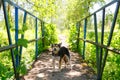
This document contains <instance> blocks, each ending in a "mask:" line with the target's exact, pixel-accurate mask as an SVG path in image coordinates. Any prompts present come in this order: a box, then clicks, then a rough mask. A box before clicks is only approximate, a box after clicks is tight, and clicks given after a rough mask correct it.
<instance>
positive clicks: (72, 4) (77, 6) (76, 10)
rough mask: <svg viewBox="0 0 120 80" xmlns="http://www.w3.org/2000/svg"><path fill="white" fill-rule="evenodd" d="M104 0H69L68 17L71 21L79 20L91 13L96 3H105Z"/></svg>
mask: <svg viewBox="0 0 120 80" xmlns="http://www.w3.org/2000/svg"><path fill="white" fill-rule="evenodd" d="M103 2H104V0H92V1H91V0H74V1H73V0H69V2H68V8H67V13H68V14H67V19H68V20H69V21H70V22H71V21H72V22H77V21H79V20H81V19H82V18H84V17H85V16H87V15H89V14H90V8H92V7H93V5H94V4H95V3H101V4H103Z"/></svg>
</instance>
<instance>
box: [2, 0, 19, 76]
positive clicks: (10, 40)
mask: <svg viewBox="0 0 120 80" xmlns="http://www.w3.org/2000/svg"><path fill="white" fill-rule="evenodd" d="M2 4H3V11H4V18H5V25H6V29H7V35H8V41H9V45H12V39H11V34H10V24H9V20H8V14H7V10H6V4H5V2H4V0H2ZM10 52H11V57H12V64H13V69H14V74H15V78H16V77H17V71H16V66H15V58H14V52H13V49H10Z"/></svg>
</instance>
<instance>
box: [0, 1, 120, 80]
mask: <svg viewBox="0 0 120 80" xmlns="http://www.w3.org/2000/svg"><path fill="white" fill-rule="evenodd" d="M114 4H116V5H115V11H114V15H113V19H112V23H111V25H110V31H109V33H108V38H107V42H106V44H105V43H104V38H105V36H104V35H105V18H106V16H105V14H106V13H105V12H106V10H107V8H108V7H109V6H111V5H114ZM9 5H10V6H12V7H13V8H14V14H13V15H14V23H15V24H14V25H13V26H14V30H13V31H14V33H11V29H10V27H11V23H10V19H9V13H8V10H9V8H8V9H7V7H8V6H9ZM119 6H120V0H113V1H111V2H110V3H108V4H106V5H104V6H103V7H101V8H100V9H98V10H97V11H95V12H94V13H92V14H90V15H88V16H86V17H85V18H83V19H81V20H80V21H78V22H77V23H75V24H76V25H75V28H76V42H75V43H73V44H74V45H76V51H77V52H72V51H70V53H71V56H72V59H71V61H72V70H69V69H64V68H63V69H62V71H61V72H59V71H56V72H53V71H52V65H51V63H52V62H51V61H52V60H51V59H52V58H51V52H50V50H49V48H47V50H45V51H44V49H46V47H45V45H46V42H50V41H49V40H46V35H45V34H46V33H47V32H45V26H46V24H47V23H46V22H44V21H43V20H42V19H39V18H38V17H36V16H35V15H33V14H32V13H30V12H28V11H26V10H25V9H23V8H22V7H20V6H19V5H17V4H15V3H14V2H12V1H10V0H2V7H3V16H4V20H5V29H6V32H7V34H6V35H7V40H8V44H7V45H6V46H2V44H1V47H0V52H1V53H0V54H5V53H4V52H5V51H10V52H8V53H10V56H11V61H10V62H8V63H11V65H12V69H13V70H12V71H13V73H11V74H9V75H14V79H16V80H20V79H23V80H24V79H25V80H30V79H31V80H68V79H69V80H102V76H103V72H104V68H105V65H106V62H107V57H108V55H110V54H116V55H118V56H119V54H120V49H118V47H114V46H112V45H111V43H112V40H113V39H114V38H113V36H114V33H115V27H116V26H115V25H116V20H117V18H118V12H119ZM20 12H21V13H22V14H23V22H22V27H20V26H19V23H20V21H19V18H20V16H19V13H20ZM99 12H101V16H100V18H101V30H100V31H98V22H97V17H98V16H97V13H99ZM28 16H29V17H30V18H31V19H33V22H32V23H34V25H32V26H34V28H30V30H31V32H33V34H34V36H33V37H32V39H29V38H28V39H26V38H25V37H26V34H25V31H26V25H27V18H28ZM91 17H93V24H94V25H93V29H92V32H94V39H93V40H92V39H90V38H87V35H88V34H91V35H92V33H88V32H91V31H89V30H88V27H89V26H88V22H89V19H90V18H91ZM30 18H29V19H30ZM32 30H33V31H32ZM99 32H100V35H99ZM1 33H2V32H1ZM39 34H40V37H39ZM27 35H29V36H30V34H29V32H28V34H27ZM13 36H14V38H13ZM99 37H100V40H99ZM118 38H119V39H118V42H119V40H120V36H118ZM1 41H2V40H1ZM39 41H40V43H39ZM45 41H46V42H45ZM51 43H54V41H53V42H51ZM63 43H64V41H63ZM29 44H31V45H29ZM87 44H91V45H93V46H95V49H94V52H95V53H94V54H95V55H94V57H95V59H96V60H95V62H96V63H95V64H96V71H94V70H93V68H92V67H90V66H89V65H88V64H89V62H87V61H86V58H87V56H86V55H87V54H86V45H87ZM47 45H48V44H47ZM116 45H117V46H119V44H116ZM31 46H34V47H32V48H31ZM39 46H41V47H39ZM27 48H30V49H34V52H33V51H32V54H29V55H30V57H31V55H32V57H33V59H34V61H31V62H30V64H29V65H32V67H31V68H29V70H28V73H27V74H25V75H22V76H21V72H23V73H24V71H25V70H26V69H25V67H24V65H25V63H24V64H23V63H22V60H24V57H22V56H23V55H26V54H25V53H24V54H23V50H27ZM41 48H42V49H43V50H41ZM40 50H41V52H40ZM108 52H111V53H110V54H108ZM118 62H119V61H118ZM21 64H22V65H23V66H21ZM56 65H58V63H56ZM2 66H3V65H2V64H0V67H2ZM2 68H3V67H2ZM8 70H9V69H8ZM1 71H2V69H1ZM0 73H1V74H4V72H0ZM2 76H4V75H2ZM0 78H1V79H4V78H5V77H3V78H2V77H0Z"/></svg>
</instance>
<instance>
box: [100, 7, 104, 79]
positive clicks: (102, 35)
mask: <svg viewBox="0 0 120 80" xmlns="http://www.w3.org/2000/svg"><path fill="white" fill-rule="evenodd" d="M104 24H105V8H104V9H103V12H102V28H101V45H103V42H104ZM102 53H103V48H100V62H99V63H100V74H99V76H98V79H99V80H102V76H101V65H102V55H103V54H102Z"/></svg>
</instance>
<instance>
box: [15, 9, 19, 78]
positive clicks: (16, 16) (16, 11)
mask: <svg viewBox="0 0 120 80" xmlns="http://www.w3.org/2000/svg"><path fill="white" fill-rule="evenodd" d="M17 41H18V8H17V7H15V43H16V44H17ZM15 52H16V68H18V67H19V65H20V63H19V51H18V46H17V47H16V51H15ZM16 79H17V80H19V71H17V78H16Z"/></svg>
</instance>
